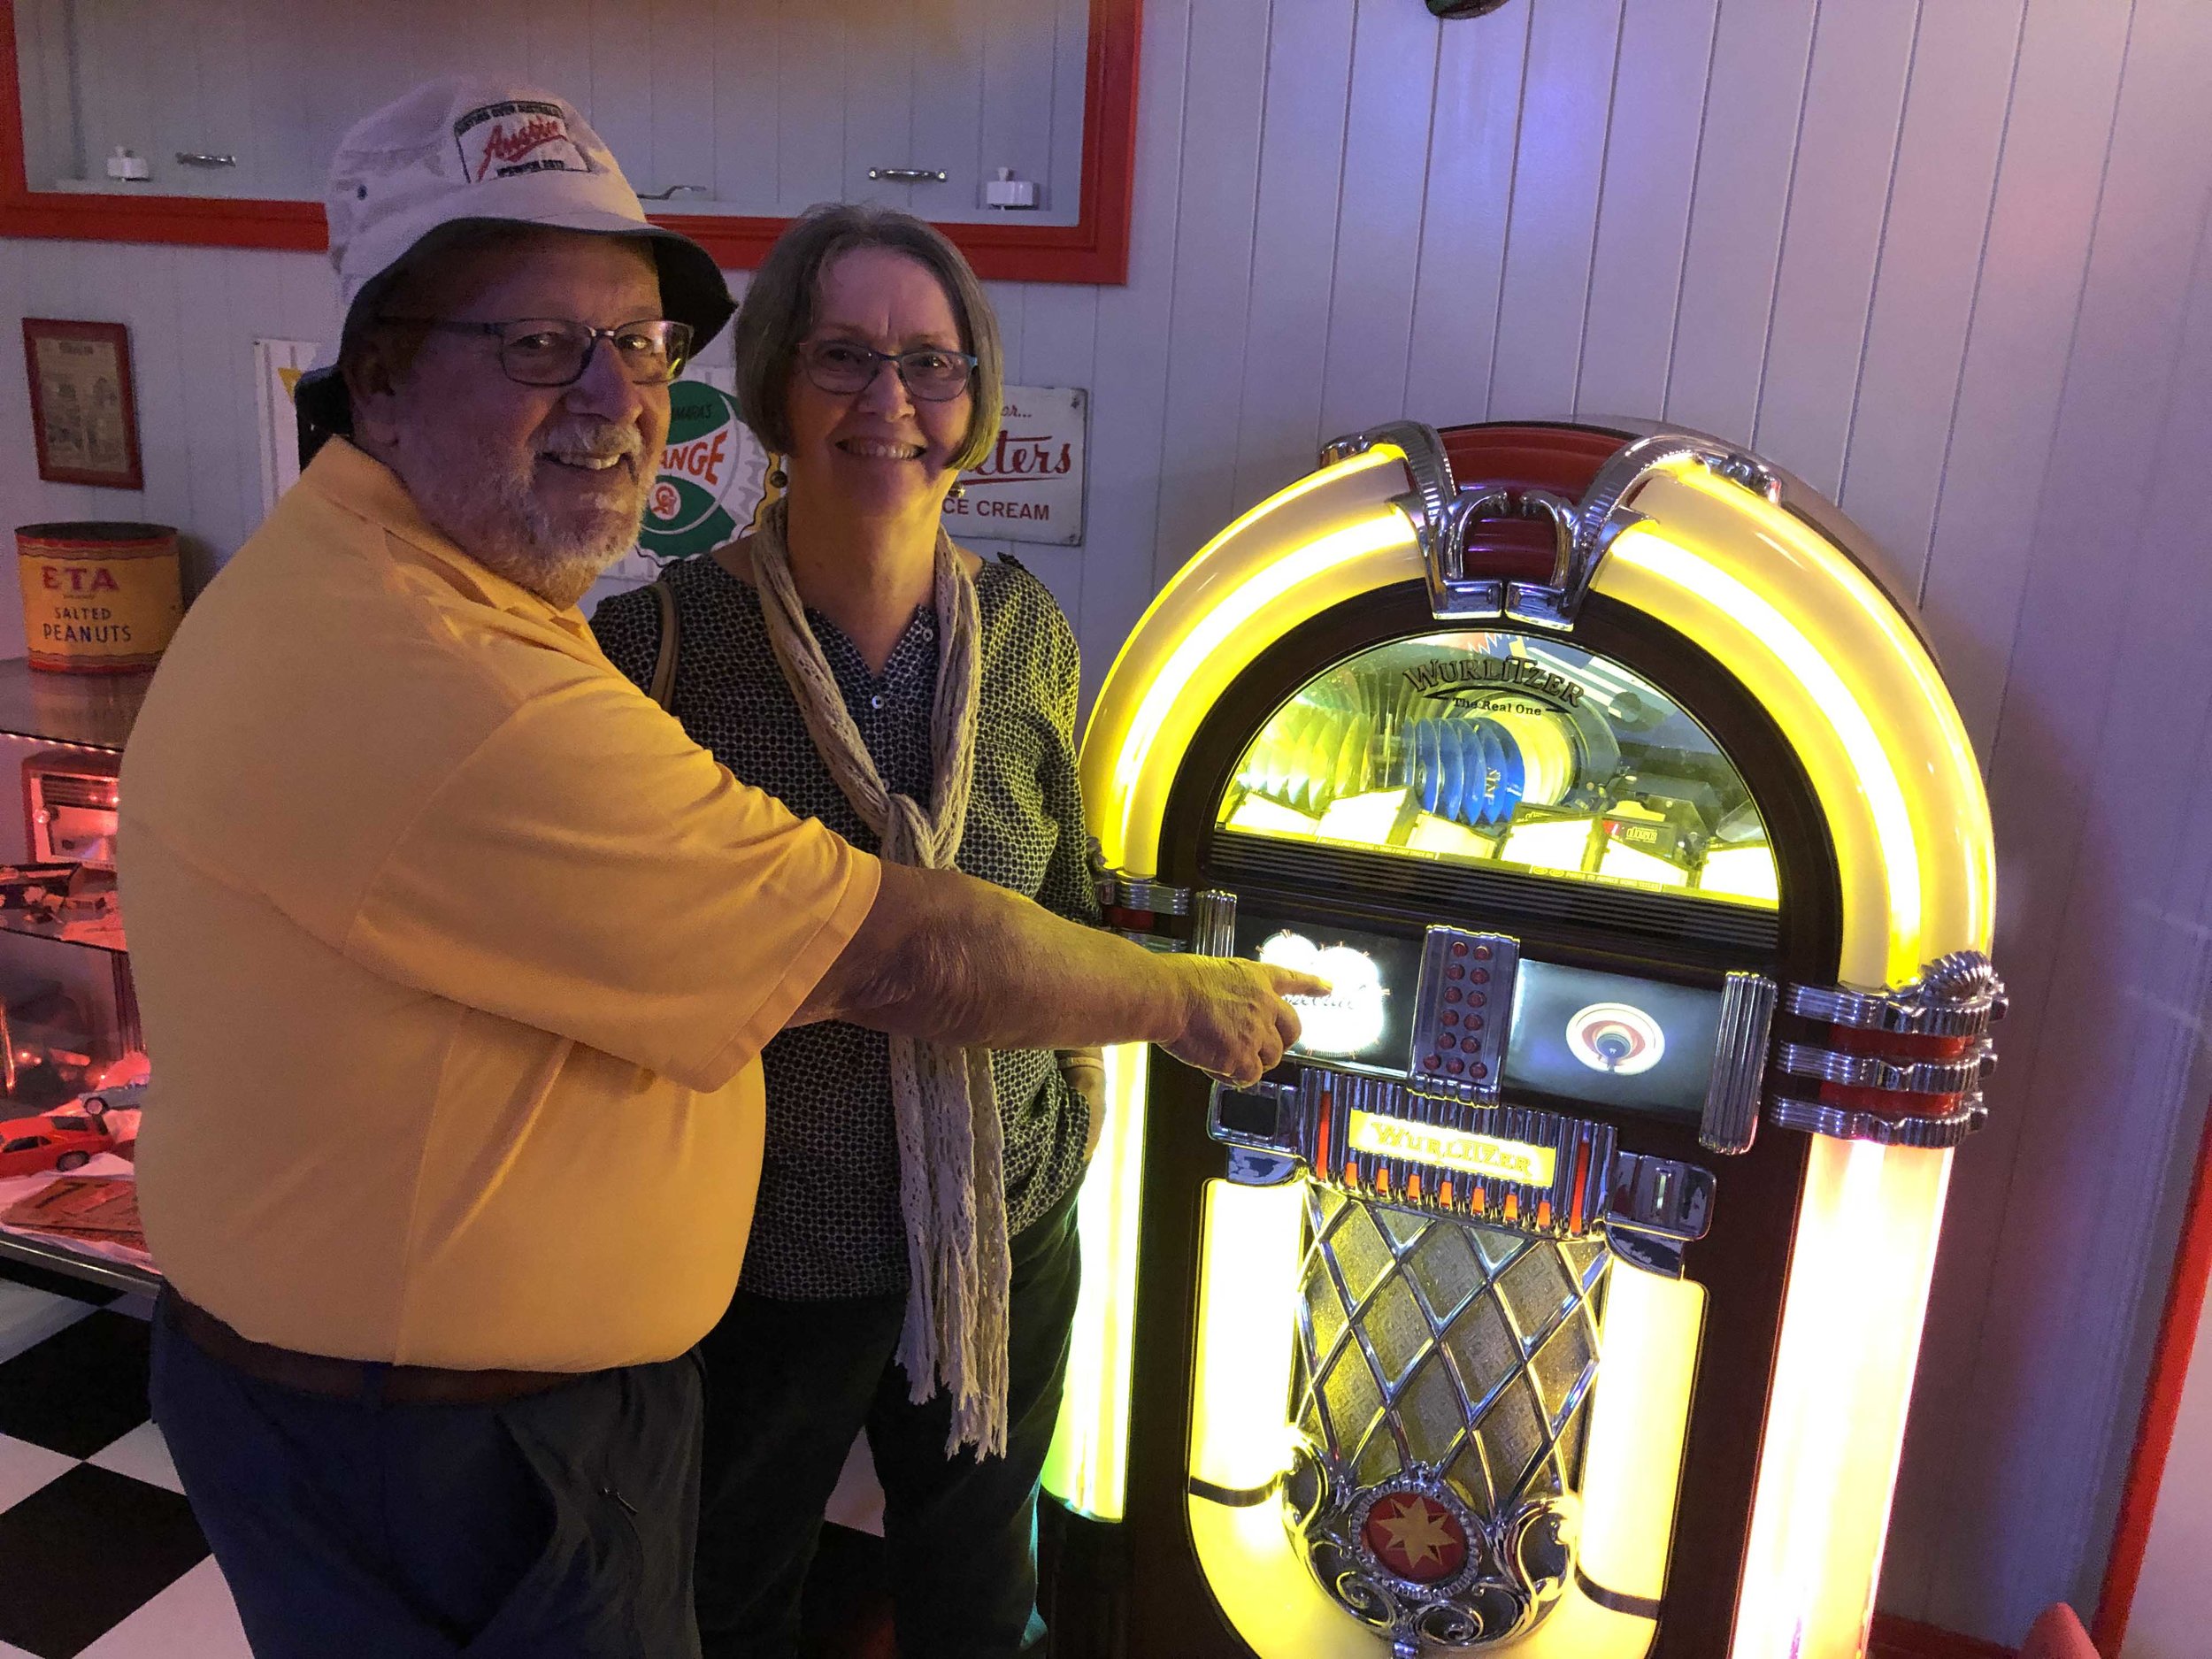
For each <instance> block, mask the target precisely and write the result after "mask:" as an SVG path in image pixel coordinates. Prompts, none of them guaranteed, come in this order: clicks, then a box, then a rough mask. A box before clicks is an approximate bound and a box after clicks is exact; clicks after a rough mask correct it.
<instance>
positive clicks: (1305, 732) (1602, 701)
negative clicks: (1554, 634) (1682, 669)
mask: <svg viewBox="0 0 2212 1659" xmlns="http://www.w3.org/2000/svg"><path fill="white" fill-rule="evenodd" d="M1219 823H1220V826H1221V827H1222V828H1223V829H1225V830H1227V831H1231V832H1233V833H1241V834H1249V835H1256V836H1261V837H1264V838H1267V839H1271V840H1281V841H1318V842H1329V843H1335V844H1339V845H1347V846H1354V847H1361V848H1369V849H1377V850H1380V851H1385V852H1388V853H1393V854H1397V855H1401V856H1407V857H1414V858H1432V859H1440V860H1444V861H1447V862H1451V863H1457V864H1495V865H1501V866H1504V867H1507V868H1510V869H1513V870H1516V871H1518V872H1529V873H1535V874H1540V875H1545V876H1550V877H1555V878H1563V879H1572V880H1578V881H1587V882H1596V883H1601V884H1605V885H1609V886H1627V887H1643V888H1654V889H1667V890H1672V891H1677V892H1684V893H1689V894H1694V895H1697V896H1699V897H1701V898H1708V899H1713V900H1717V901H1720V902H1727V903H1738V904H1751V905H1755V906H1759V907H1761V908H1763V909H1767V910H1772V909H1774V908H1775V906H1776V902H1777V883H1776V879H1775V864H1774V854H1773V851H1772V849H1771V848H1770V846H1769V844H1768V840H1767V828H1766V826H1765V824H1764V823H1763V821H1762V820H1761V818H1760V816H1759V811H1758V809H1757V807H1756V806H1755V805H1754V804H1753V802H1752V798H1751V791H1750V789H1749V788H1748V787H1747V785H1746V784H1745V782H1744V780H1743V777H1742V776H1741V774H1740V773H1739V772H1738V771H1737V770H1736V768H1735V766H1734V765H1733V764H1732V763H1731V762H1730V761H1729V759H1728V758H1727V757H1726V756H1724V754H1722V752H1721V750H1720V748H1719V746H1718V745H1717V744H1716V743H1715V742H1714V741H1713V739H1712V737H1711V735H1710V734H1709V733H1708V732H1707V731H1706V730H1705V728H1704V727H1703V726H1701V725H1700V724H1699V723H1698V722H1697V720H1696V719H1694V718H1693V717H1692V716H1691V715H1689V714H1688V713H1687V712H1686V711H1685V710H1683V709H1682V708H1681V707H1680V706H1679V705H1678V704H1677V703H1675V702H1674V701H1673V700H1672V699H1671V698H1670V697H1668V696H1667V695H1666V694H1665V693H1663V692H1662V691H1660V690H1659V689H1658V688H1657V687H1654V686H1653V685H1651V684H1650V683H1649V682H1648V681H1647V680H1644V679H1643V678H1641V677H1640V676H1639V675H1637V674H1636V673H1634V672H1632V671H1631V670H1629V669H1627V668H1625V667H1624V666H1622V665H1621V664H1618V663H1615V662H1611V661H1609V660H1607V659H1606V658H1604V657H1599V656H1596V655H1594V654H1593V653H1591V652H1589V651H1586V650H1582V649H1578V648H1577V647H1575V646H1572V645H1569V644H1567V643H1565V642H1564V641H1557V640H1548V639H1538V638H1533V637H1531V636H1529V635H1526V634H1515V633H1508V632H1502V631H1484V632H1475V631H1470V632H1455V633H1438V634H1422V635H1420V636H1418V637H1417V638H1413V639H1405V640H1396V641H1391V642H1389V643H1387V644H1385V645H1380V646H1376V647H1372V648H1371V649H1367V650H1364V651H1362V652H1360V653H1359V654H1358V655H1356V656H1354V657H1349V658H1348V659H1346V660H1345V661H1342V662H1340V663H1338V664H1335V665H1334V666H1333V667H1331V668H1329V669H1327V670H1326V671H1325V672H1322V673H1321V674H1318V675H1317V676H1316V677H1315V678H1313V679H1312V680H1309V681H1307V683H1306V684H1305V685H1303V686H1302V687H1300V688H1299V689H1298V691H1297V693H1296V694H1295V695H1293V696H1292V697H1290V698H1289V699H1288V700H1286V702H1285V703H1282V705H1281V706H1280V707H1279V708H1278V709H1277V710H1275V712H1274V714H1273V715H1272V716H1271V718H1269V720H1268V721H1267V723H1266V725H1265V726H1263V727H1262V729H1261V731H1260V733H1259V734H1258V735H1257V736H1256V738H1255V739H1254V740H1253V741H1252V743H1251V744H1250V746H1249V747H1248V749H1246V750H1245V752H1244V755H1243V757H1242V758H1241V759H1240V762H1239V763H1238V765H1237V768H1236V771H1235V773H1234V776H1233V782H1232V785H1231V787H1230V789H1229V790H1228V792H1227V794H1226V795H1225V797H1224V799H1223V801H1222V808H1221V814H1220V818H1219Z"/></svg>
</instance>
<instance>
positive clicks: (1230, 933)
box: [1190, 887, 1237, 956]
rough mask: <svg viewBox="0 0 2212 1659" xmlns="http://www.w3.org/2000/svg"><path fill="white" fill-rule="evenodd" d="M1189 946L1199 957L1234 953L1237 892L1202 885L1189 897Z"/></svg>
mask: <svg viewBox="0 0 2212 1659" xmlns="http://www.w3.org/2000/svg"><path fill="white" fill-rule="evenodd" d="M1190 948H1191V949H1193V950H1194V951H1195V952H1197V954H1198V955H1200V956H1235V955H1236V953H1237V895H1235V894H1233V893H1229V892H1225V891H1224V890H1223V889H1222V888H1220V887H1204V888H1202V889H1200V890H1199V892H1198V893H1197V894H1195V895H1194V896H1193V897H1192V900H1191V924H1190Z"/></svg>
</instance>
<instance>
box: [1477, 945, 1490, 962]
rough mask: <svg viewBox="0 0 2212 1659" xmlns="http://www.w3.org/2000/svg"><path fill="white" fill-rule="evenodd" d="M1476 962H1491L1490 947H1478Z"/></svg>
mask: <svg viewBox="0 0 2212 1659" xmlns="http://www.w3.org/2000/svg"><path fill="white" fill-rule="evenodd" d="M1475 960H1476V961H1477V962H1487V961H1489V960H1490V947H1489V946H1487V945H1477V946H1476V947H1475Z"/></svg>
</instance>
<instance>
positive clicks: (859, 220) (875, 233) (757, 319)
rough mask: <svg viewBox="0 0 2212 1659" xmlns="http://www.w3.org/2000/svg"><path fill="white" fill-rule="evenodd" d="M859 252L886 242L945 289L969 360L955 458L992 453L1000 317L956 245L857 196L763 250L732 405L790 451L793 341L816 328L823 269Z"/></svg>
mask: <svg viewBox="0 0 2212 1659" xmlns="http://www.w3.org/2000/svg"><path fill="white" fill-rule="evenodd" d="M856 248H888V249H889V250H892V251H893V252H894V253H902V254H904V255H906V256H907V257H909V258H910V259H914V260H918V261H919V262H920V263H921V264H922V265H926V266H927V267H928V269H929V271H930V272H931V273H932V274H933V275H934V276H935V277H936V279H937V280H938V282H939V283H940V284H941V285H942V286H943V288H944V290H945V297H946V299H948V300H949V301H950V302H951V303H952V315H953V320H954V321H955V322H956V323H957V324H958V325H959V327H960V344H961V348H962V349H964V350H965V351H968V352H970V353H972V354H973V356H974V357H975V376H974V379H973V380H972V381H971V382H970V383H969V391H970V394H971V395H972V397H973V398H974V406H973V409H972V412H971V413H970V415H969V417H968V437H967V442H965V443H964V444H963V445H962V446H961V448H960V452H959V453H958V454H957V455H956V456H955V457H953V465H954V468H955V470H956V471H965V470H966V469H967V468H969V467H972V466H973V465H976V464H977V463H978V462H979V461H981V460H982V459H983V457H985V456H987V455H988V454H989V453H990V452H991V446H992V444H993V443H995V442H996V441H997V439H998V426H999V410H1000V408H1001V405H1002V396H1001V394H1002V391H1003V390H1004V388H1005V385H1006V370H1005V357H1004V354H1003V353H1002V351H1001V350H1000V349H999V337H998V315H997V313H996V312H995V311H992V309H991V301H990V296H987V294H985V293H984V291H983V284H982V283H980V282H979V281H977V280H976V275H975V273H974V272H973V271H972V270H970V269H969V267H968V262H967V260H965V259H964V258H963V257H961V254H960V250H959V249H957V248H956V247H954V246H953V245H952V243H951V242H948V241H947V240H946V239H945V237H944V235H943V234H941V232H939V231H938V230H937V229H936V228H935V227H933V226H931V225H926V224H925V223H923V222H922V221H921V220H920V219H916V218H915V217H914V216H913V215H912V214H911V213H902V212H900V211H898V210H897V209H896V208H892V207H874V206H870V205H868V204H864V203H856V202H834V203H827V204H823V205H820V206H818V207H810V208H809V209H807V211H805V213H803V215H801V216H800V217H799V218H798V219H796V220H795V221H794V222H793V224H792V226H791V228H790V229H788V230H787V231H785V232H784V234H782V235H781V236H780V238H778V239H777V242H776V245H775V246H774V247H773V248H772V249H770V250H768V257H767V258H766V259H764V260H763V261H762V262H761V266H760V269H759V270H757V271H756V272H755V273H753V280H751V281H750V282H749V283H748V284H747V285H746V288H745V296H744V299H743V300H742V301H741V303H740V304H739V306H738V311H737V323H736V326H735V327H734V329H733V331H732V343H733V347H734V349H735V350H736V353H737V406H738V409H739V411H740V412H741V413H742V415H743V416H744V418H745V424H746V425H747V426H750V427H751V428H752V429H753V433H754V435H755V436H757V437H758V438H759V440H760V441H761V442H762V443H763V444H764V445H766V446H767V448H768V449H769V450H770V451H771V452H772V453H773V454H778V455H787V454H789V453H790V451H791V423H790V419H789V410H788V408H787V399H788V397H789V396H790V388H791V371H792V368H793V366H794V365H795V362H796V360H797V358H798V354H799V342H801V341H803V340H804V339H805V338H806V337H807V334H808V333H809V331H810V330H811V329H812V328H813V326H814V307H815V299H816V296H817V295H818V293H819V292H820V289H821V280H822V273H823V272H824V271H825V270H826V269H828V267H829V265H831V263H832V262H833V261H834V260H836V259H838V258H840V257H842V256H843V255H845V254H849V253H850V252H852V251H853V250H855V249H856Z"/></svg>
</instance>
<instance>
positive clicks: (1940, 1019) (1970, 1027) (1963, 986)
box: [1782, 950, 2006, 1037]
mask: <svg viewBox="0 0 2212 1659" xmlns="http://www.w3.org/2000/svg"><path fill="white" fill-rule="evenodd" d="M1782 1006H1783V1007H1784V1008H1785V1009H1786V1010H1789V1012H1791V1013H1793V1014H1801V1015H1803V1016H1804V1017H1805V1018H1808V1019H1817V1020H1821V1021H1824V1023H1826V1024H1828V1025H1849V1026H1851V1027H1853V1028H1854V1029H1855V1030H1860V1031H1884V1032H1889V1033H1893V1034H1896V1035H1899V1036H1915V1037H1978V1036H1980V1035H1982V1034H1983V1033H1985V1032H1986V1031H1987V1030H1988V1029H1989V1027H1990V1025H1991V1024H1992V1023H1993V1021H1995V1020H1999V1019H2001V1018H2004V1013H2005V1007H2006V1002H2005V985H2004V981H2003V980H2002V979H1999V978H1998V977H1997V970H1996V967H1995V965H1994V964H1992V963H1991V961H1990V960H1989V958H1988V957H1987V956H1985V955H1983V954H1982V953H1981V952H1980V951H1978V950H1958V951H1954V952H1952V953H1951V955H1949V956H1939V957H1938V958H1937V959H1936V960H1935V961H1933V962H1932V963H1930V964H1928V965H1927V966H1926V967H1924V968H1923V969H1922V970H1921V971H1920V977H1919V978H1917V979H1914V980H1912V981H1910V982H1909V983H1908V984H1905V985H1901V986H1899V987H1897V988H1896V989H1894V990H1888V991H1857V990H1853V989H1850V988H1849V987H1831V986H1816V985H1793V986H1790V987H1786V989H1785V990H1784V991H1783V993H1782Z"/></svg>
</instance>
